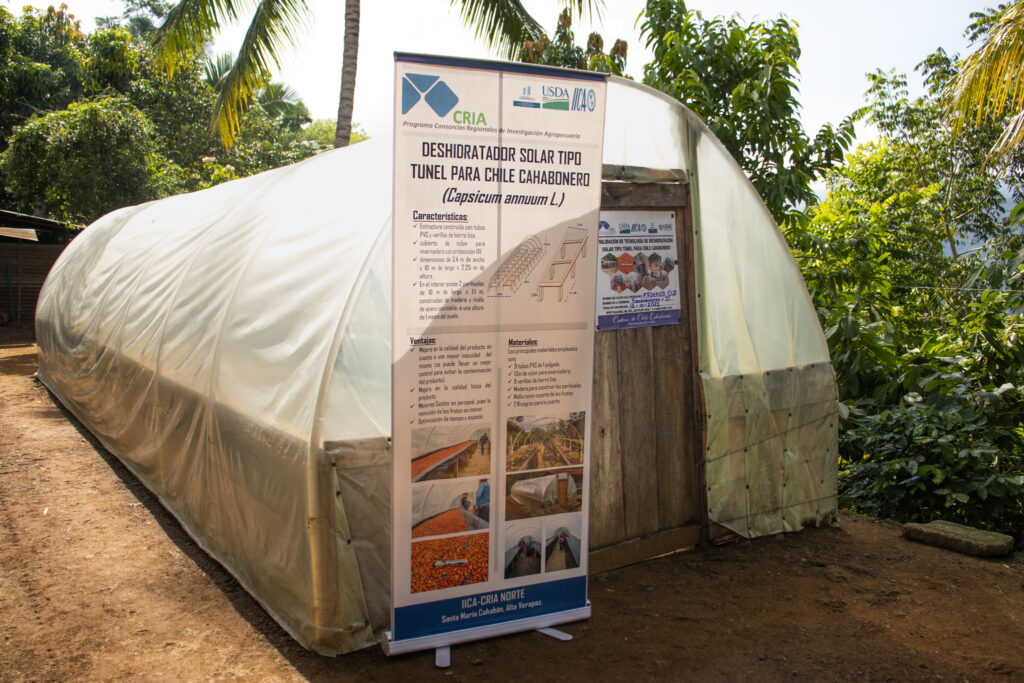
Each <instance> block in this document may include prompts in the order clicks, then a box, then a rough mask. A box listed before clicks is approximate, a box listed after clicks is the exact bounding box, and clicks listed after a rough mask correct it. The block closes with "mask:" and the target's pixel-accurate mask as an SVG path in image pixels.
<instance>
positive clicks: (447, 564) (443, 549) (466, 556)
mask: <svg viewBox="0 0 1024 683" xmlns="http://www.w3.org/2000/svg"><path fill="white" fill-rule="evenodd" d="M490 536H491V535H490V534H489V533H487V532H486V531H484V532H479V533H474V534H463V535H460V536H448V537H446V538H435V539H430V540H426V541H416V542H414V543H413V544H412V566H411V577H410V578H411V584H412V586H411V588H410V590H411V592H413V593H423V592H425V591H437V590H442V589H444V588H455V587H456V586H466V585H469V584H471V583H481V582H483V581H486V580H487V560H488V548H489V545H488V544H489V542H490Z"/></svg>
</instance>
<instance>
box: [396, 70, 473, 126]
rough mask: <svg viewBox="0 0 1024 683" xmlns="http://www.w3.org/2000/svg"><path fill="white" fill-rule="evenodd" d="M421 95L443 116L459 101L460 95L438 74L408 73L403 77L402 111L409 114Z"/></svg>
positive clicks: (436, 112)
mask: <svg viewBox="0 0 1024 683" xmlns="http://www.w3.org/2000/svg"><path fill="white" fill-rule="evenodd" d="M421 97H422V98H423V99H424V100H425V101H426V103H427V104H429V105H430V108H431V109H433V110H434V113H435V114H437V115H438V116H440V117H442V118H443V117H444V116H445V115H446V114H447V113H448V112H450V111H451V110H452V109H453V108H454V107H455V105H456V104H458V103H459V96H458V95H456V94H455V93H454V92H452V89H451V88H449V87H448V84H447V83H445V82H444V81H442V80H441V79H440V78H439V77H438V76H428V75H424V74H406V75H405V77H404V78H402V113H403V114H408V113H409V110H410V109H412V108H413V107H415V106H416V103H417V102H419V101H420V98H421Z"/></svg>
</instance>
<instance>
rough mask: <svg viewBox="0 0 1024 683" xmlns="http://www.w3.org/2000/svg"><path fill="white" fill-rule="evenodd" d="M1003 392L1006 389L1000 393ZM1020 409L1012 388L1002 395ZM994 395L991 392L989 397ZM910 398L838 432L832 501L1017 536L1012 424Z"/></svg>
mask: <svg viewBox="0 0 1024 683" xmlns="http://www.w3.org/2000/svg"><path fill="white" fill-rule="evenodd" d="M1007 394H1009V395H1007ZM1004 396H1005V397H1006V399H1008V401H1009V402H1014V403H1016V410H1017V411H1019V409H1020V402H1021V396H1020V392H1019V391H1018V390H1011V391H1009V392H1006V393H1005V394H1004ZM997 398H998V397H997ZM1002 403H1004V401H1002V400H999V401H997V405H990V406H986V408H985V409H982V410H977V411H976V410H974V409H972V408H971V407H969V406H967V405H964V406H963V407H961V409H959V410H950V409H948V408H936V407H934V406H930V405H927V404H924V403H913V404H909V405H906V406H902V407H900V408H896V409H892V410H884V411H882V412H880V413H878V414H876V415H870V416H867V417H864V418H862V419H860V420H858V421H857V422H856V424H853V425H851V427H850V428H849V429H847V430H846V431H845V433H844V435H843V438H842V443H841V448H840V450H841V453H842V454H843V465H844V467H843V468H842V471H841V474H840V491H841V494H840V503H841V504H842V505H843V506H845V507H849V508H851V509H854V510H857V511H859V512H863V513H865V514H869V515H873V516H876V517H885V518H889V519H895V520H896V521H899V522H911V521H913V522H928V521H932V520H935V519H944V520H947V521H952V522H959V523H961V524H968V525H970V526H975V527H979V528H982V529H989V530H992V531H999V532H1001V533H1005V534H1010V535H1012V536H1015V537H1016V539H1017V543H1018V545H1020V544H1021V543H1022V541H1024V537H1022V535H1021V530H1022V529H1024V459H1022V458H1021V456H1020V455H1019V453H1020V451H1019V450H1018V451H1017V452H1016V453H1015V452H1013V451H1009V452H1008V451H1006V450H1005V447H1006V444H1008V443H1009V442H1013V441H1018V446H1019V440H1018V439H1015V438H1014V434H1013V429H1012V428H1009V427H1007V426H1003V425H1001V424H999V423H998V422H999V421H998V420H995V421H993V420H992V419H991V415H986V413H987V412H988V413H991V412H994V411H995V410H998V409H1001V405H998V404H1002Z"/></svg>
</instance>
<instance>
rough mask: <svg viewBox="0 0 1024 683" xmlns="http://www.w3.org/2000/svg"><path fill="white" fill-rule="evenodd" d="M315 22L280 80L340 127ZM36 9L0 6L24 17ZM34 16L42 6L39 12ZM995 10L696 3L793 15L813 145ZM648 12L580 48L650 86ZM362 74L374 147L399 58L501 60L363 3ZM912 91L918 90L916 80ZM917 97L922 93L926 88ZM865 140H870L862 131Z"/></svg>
mask: <svg viewBox="0 0 1024 683" xmlns="http://www.w3.org/2000/svg"><path fill="white" fill-rule="evenodd" d="M63 1H65V2H67V4H68V6H69V10H70V11H71V12H72V13H73V14H74V15H75V16H76V17H77V18H78V19H81V20H82V26H83V28H84V29H86V30H91V29H92V28H93V26H94V17H96V16H108V15H116V14H120V13H121V11H122V3H121V2H120V1H119V0H63ZM307 1H308V3H309V6H310V8H311V10H312V19H311V20H310V21H309V22H308V23H307V25H306V26H305V27H304V28H303V30H302V31H301V32H300V39H299V44H298V45H297V46H296V47H295V48H292V49H290V50H288V51H287V52H286V54H285V55H284V57H283V59H282V69H281V70H280V73H279V76H278V77H277V80H280V81H283V82H285V83H287V84H288V85H290V86H291V87H292V88H294V89H295V90H296V91H297V92H298V93H299V95H300V96H301V97H302V99H303V101H304V102H305V103H306V106H307V107H309V109H310V112H311V113H312V114H313V116H314V118H330V119H333V118H334V117H335V116H336V112H337V106H338V91H339V87H340V76H341V53H342V44H343V35H344V5H345V3H344V2H343V1H342V0H307ZM32 2H33V0H0V5H2V6H5V7H7V8H8V9H10V10H11V11H12V12H15V13H19V12H20V8H21V6H22V5H25V4H32ZM34 4H37V5H44V3H42V2H39V1H38V0H36V2H35V3H34ZM524 4H525V6H526V8H527V10H528V11H529V12H530V13H531V14H532V15H533V16H534V17H535V18H536V19H537V20H538V21H539V22H540V23H541V24H542V25H543V26H544V27H545V29H547V30H548V33H549V35H550V34H552V33H553V32H554V31H553V28H554V26H555V23H556V20H557V16H558V9H557V4H556V3H553V2H550V0H547V1H544V0H524ZM993 4H995V1H994V0H991V1H989V2H978V1H975V0H887V1H880V0H857V1H856V2H848V1H844V2H837V1H835V0H831V1H830V0H784V1H773V0H732V1H731V2H721V1H719V2H714V1H712V0H690V2H689V3H688V4H687V6H688V7H690V8H691V9H695V10H699V11H701V12H703V13H704V15H705V16H712V15H717V14H726V15H730V14H733V13H737V14H739V15H740V16H741V17H743V18H744V19H746V20H751V19H754V18H761V19H768V18H774V17H775V16H777V15H779V14H784V15H785V16H787V17H788V18H789V19H792V20H795V21H796V22H798V24H799V37H800V45H801V48H802V56H801V58H800V61H799V66H800V71H801V81H800V90H801V93H800V101H801V102H802V104H803V113H802V118H803V123H804V127H805V129H806V130H807V131H808V134H809V135H811V136H813V135H814V133H815V132H816V131H817V130H818V128H819V127H820V126H821V124H822V123H825V122H832V123H838V122H839V121H840V120H842V119H843V118H844V117H845V116H847V115H849V114H850V113H851V112H853V110H855V109H856V108H857V107H859V106H861V105H862V104H863V103H864V98H863V94H864V91H865V90H866V89H867V80H866V78H865V74H866V73H868V72H872V71H875V70H876V69H879V68H881V69H885V70H889V69H895V70H897V71H899V72H904V73H911V72H912V71H913V69H914V67H915V65H917V64H918V63H919V62H920V61H921V60H922V59H923V58H924V57H925V56H926V55H928V54H929V53H931V52H932V51H933V50H934V49H935V48H937V47H940V46H941V47H944V48H945V49H946V50H947V51H948V52H950V53H960V54H964V53H965V52H966V51H967V42H966V40H965V39H964V37H963V31H964V28H965V27H966V26H967V24H968V22H969V17H968V15H969V14H970V12H972V11H976V10H981V9H984V8H985V7H987V6H991V5H993ZM643 6H644V2H643V0H605V7H604V10H603V11H602V15H601V18H600V19H595V20H594V21H586V20H584V21H582V22H577V25H576V26H574V27H573V29H574V31H575V33H576V40H577V43H578V44H585V43H586V37H587V35H588V34H589V33H590V31H592V30H597V31H598V32H599V33H601V35H602V36H603V37H604V40H605V48H606V49H609V48H610V47H611V45H612V43H614V42H615V40H616V39H618V38H621V39H623V40H625V41H627V43H628V44H629V58H628V60H627V64H626V72H627V73H628V74H629V75H630V76H633V77H634V78H636V79H637V80H641V79H642V76H643V66H644V64H646V63H647V62H648V61H650V57H651V54H650V51H648V50H646V49H644V46H643V42H642V40H641V37H640V28H639V25H636V19H637V17H638V16H639V14H640V12H641V11H642V9H643ZM243 31H244V28H243V27H233V28H228V29H226V30H225V31H224V32H223V35H222V36H221V37H220V38H219V39H218V40H217V41H216V43H215V47H214V49H215V50H216V51H217V52H221V51H229V50H234V49H235V48H236V47H237V46H238V44H240V43H241V40H242V36H243ZM359 40H360V42H359V65H358V75H357V78H356V94H355V113H354V117H353V118H354V120H355V121H356V122H357V123H359V124H361V125H362V126H363V128H364V129H365V130H366V131H367V132H368V133H369V134H370V135H384V134H387V133H388V131H389V130H390V128H391V121H392V115H393V106H394V105H393V94H392V93H393V90H394V89H393V88H392V86H391V82H392V79H393V78H394V56H393V55H394V52H396V51H400V52H420V53H427V54H439V55H450V56H455V57H475V58H494V57H495V55H494V54H493V53H491V52H489V51H488V50H487V48H486V47H485V46H484V45H483V43H482V41H479V40H477V39H475V38H474V37H473V36H472V34H471V32H470V31H469V30H467V29H466V28H465V27H463V25H462V23H461V21H460V19H459V16H458V13H457V11H456V10H453V9H451V7H450V2H449V0H386V1H385V0H376V2H374V1H373V0H363V2H362V7H361V17H360V39H359ZM911 83H912V86H913V85H915V84H918V83H919V81H918V80H916V79H914V78H912V79H911ZM918 89H919V85H918ZM858 137H859V139H860V140H864V139H869V138H870V137H873V133H872V131H870V130H864V131H861V130H858Z"/></svg>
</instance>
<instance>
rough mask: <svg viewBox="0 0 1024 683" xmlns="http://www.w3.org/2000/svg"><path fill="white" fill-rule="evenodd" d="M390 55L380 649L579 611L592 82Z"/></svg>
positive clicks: (593, 210)
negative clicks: (386, 599)
mask: <svg viewBox="0 0 1024 683" xmlns="http://www.w3.org/2000/svg"><path fill="white" fill-rule="evenodd" d="M395 59H396V62H395V109H396V111H395V131H394V135H395V176H394V215H393V226H394V231H393V240H394V242H393V247H394V262H393V272H394V280H393V286H394V293H393V300H394V306H393V310H394V319H393V338H392V352H393V361H394V366H393V385H392V392H393V393H392V420H393V431H392V434H393V452H394V466H393V468H394V469H393V488H392V510H393V513H392V522H393V527H392V528H393V533H392V543H393V548H392V603H393V610H392V630H391V632H390V633H389V634H388V636H387V638H386V639H385V649H386V650H387V651H388V652H389V653H391V654H395V653H398V652H404V651H410V650H414V649H423V648H428V647H439V646H442V645H446V644H452V643H456V642H464V641H467V640H473V639H476V638H481V637H486V636H491V635H498V634H500V633H507V632H513V631H520V630H526V629H529V628H538V627H541V626H551V625H554V624H557V623H563V622H566V621H574V620H578V619H581V618H586V617H588V616H589V615H590V606H589V603H588V602H587V592H586V591H587V587H586V586H587V584H586V574H587V557H586V548H587V516H588V512H589V510H588V502H587V500H588V491H587V486H588V485H589V484H588V482H589V469H588V468H589V452H590V440H589V430H590V419H591V414H590V400H591V397H590V393H591V383H592V382H591V380H592V377H591V376H592V373H593V339H594V318H593V312H594V305H595V304H594V282H595V277H596V272H597V249H598V245H597V223H598V213H599V207H600V194H601V144H602V140H603V130H604V103H605V88H606V83H605V80H604V77H603V76H602V75H600V74H589V73H585V72H571V71H564V70H558V69H549V68H545V67H534V66H531V65H521V64H505V63H494V62H479V61H469V60H455V59H445V58H436V57H423V56H418V55H403V54H398V55H396V57H395Z"/></svg>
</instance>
